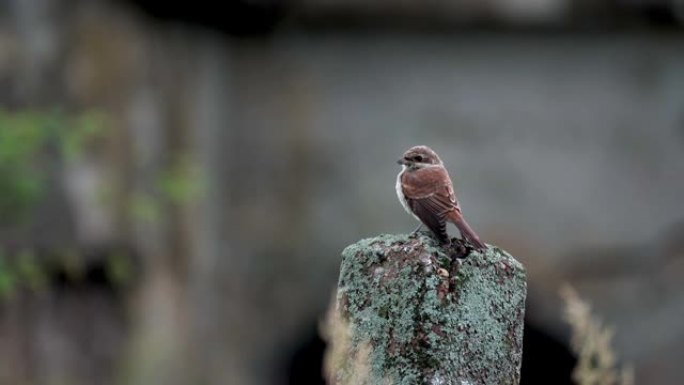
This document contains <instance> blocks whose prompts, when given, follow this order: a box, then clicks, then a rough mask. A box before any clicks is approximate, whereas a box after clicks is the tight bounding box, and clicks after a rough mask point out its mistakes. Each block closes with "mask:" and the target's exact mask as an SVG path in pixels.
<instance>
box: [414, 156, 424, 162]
mask: <svg viewBox="0 0 684 385" xmlns="http://www.w3.org/2000/svg"><path fill="white" fill-rule="evenodd" d="M413 159H414V160H415V161H417V162H422V161H423V157H422V156H420V155H416V156H414V157H413Z"/></svg>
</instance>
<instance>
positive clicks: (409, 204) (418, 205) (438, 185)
mask: <svg viewBox="0 0 684 385" xmlns="http://www.w3.org/2000/svg"><path fill="white" fill-rule="evenodd" d="M397 163H399V164H400V165H402V168H401V172H399V175H397V186H396V188H397V196H398V197H399V201H400V202H401V205H402V206H404V209H405V210H406V211H407V212H408V213H409V214H411V215H413V217H414V218H416V219H417V220H418V221H420V222H421V223H423V224H425V226H427V227H428V228H429V229H430V230H431V231H432V232H433V233H434V234H435V236H436V237H437V239H438V240H439V242H440V243H441V244H449V243H450V241H449V236H448V235H447V232H446V223H447V221H449V222H451V223H453V224H454V225H456V227H458V230H459V231H460V232H461V236H462V237H463V238H465V239H467V240H468V241H470V242H471V243H472V244H473V245H475V247H476V248H478V249H484V248H486V245H485V244H484V243H483V242H482V241H481V240H480V237H478V236H477V234H475V232H474V231H473V230H472V229H471V228H470V226H468V223H467V222H466V220H465V219H464V218H463V215H462V213H461V207H460V206H459V204H458V200H456V195H455V194H454V188H453V186H452V184H451V178H449V173H448V172H447V170H446V168H444V164H443V163H442V160H441V159H440V158H439V156H437V153H436V152H434V151H433V150H432V149H431V148H429V147H427V146H415V147H411V148H410V149H408V150H407V151H406V152H405V153H404V156H403V157H402V158H401V159H399V160H398V161H397ZM419 229H420V226H418V228H417V229H416V231H417V230H419Z"/></svg>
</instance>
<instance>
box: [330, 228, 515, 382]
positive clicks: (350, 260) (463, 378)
mask: <svg viewBox="0 0 684 385" xmlns="http://www.w3.org/2000/svg"><path fill="white" fill-rule="evenodd" d="M449 254H451V252H449V251H445V249H444V248H442V247H440V246H438V244H437V242H436V241H435V240H434V238H432V237H431V236H430V235H427V234H424V233H420V234H418V235H417V236H410V235H381V236H378V237H375V238H368V239H364V240H362V241H359V242H358V243H355V244H353V245H350V246H348V247H347V248H346V249H345V250H344V251H343V252H342V265H341V267H340V280H339V285H338V288H337V290H338V291H337V301H338V310H339V311H340V312H341V317H342V318H343V319H344V320H346V321H347V322H348V325H349V326H348V327H349V330H350V333H351V337H350V338H351V341H352V342H351V344H349V352H350V354H351V355H352V356H353V355H354V354H358V351H359V349H360V345H361V344H369V346H370V352H369V354H368V357H367V360H368V362H359V361H358V360H355V359H352V360H347V361H345V362H346V364H347V365H344V366H343V367H340V368H338V369H337V372H338V381H339V382H338V383H340V384H346V383H348V381H347V380H346V377H348V376H349V375H350V373H356V372H358V371H360V370H362V368H361V367H363V366H366V367H368V368H369V371H368V375H367V377H366V378H364V381H363V383H364V384H369V385H370V384H380V383H383V384H397V385H398V384H405V385H411V384H454V385H461V384H512V385H513V384H518V382H519V380H520V372H519V370H520V363H521V361H522V349H523V346H522V337H523V318H524V314H525V296H526V293H527V282H526V280H525V269H524V267H523V266H522V265H521V264H520V263H519V262H518V261H516V260H515V259H514V258H513V257H511V256H510V255H509V254H507V253H506V252H504V251H503V250H501V249H499V248H497V247H493V246H488V248H487V249H486V250H484V251H482V252H475V251H471V252H470V253H469V254H468V255H467V256H466V257H465V258H464V259H462V260H453V259H452V258H451V256H450V255H449Z"/></svg>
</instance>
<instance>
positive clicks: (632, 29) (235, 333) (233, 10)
mask: <svg viewBox="0 0 684 385" xmlns="http://www.w3.org/2000/svg"><path fill="white" fill-rule="evenodd" d="M683 25H684V7H683V6H682V5H681V4H680V3H679V2H677V1H661V2H650V1H607V0H605V1H604V0H597V1H580V0H483V1H465V0H463V1H461V0H459V1H447V0H436V1H430V2H424V1H402V2H389V1H375V0H363V1H362V0H289V1H282V0H281V1H277V0H264V1H247V0H242V1H228V2H211V1H208V0H198V1H194V2H173V1H171V2H168V1H166V2H164V1H157V0H0V383H1V384H5V383H7V384H17V385H62V384H69V385H90V384H102V385H115V384H146V385H155V384H164V385H185V384H207V385H214V384H216V385H218V384H236V385H263V384H307V383H311V384H317V383H318V384H322V383H323V377H322V375H321V371H322V362H323V353H324V351H325V348H326V345H325V342H324V341H323V339H322V338H321V337H320V327H321V326H320V322H321V320H322V318H323V316H324V313H325V311H326V309H327V307H328V304H329V302H330V300H331V298H332V296H333V290H334V288H335V287H336V284H337V280H338V274H339V270H338V269H339V266H340V261H341V257H340V252H341V251H342V250H343V249H344V248H345V247H346V246H347V245H349V244H352V243H355V242H357V241H358V240H359V239H362V238H368V237H373V236H376V235H378V234H382V233H395V234H397V233H408V232H410V231H411V230H413V229H414V227H415V225H416V223H415V221H414V219H413V218H411V217H410V216H408V215H407V214H406V213H405V212H404V210H403V209H402V207H401V205H400V204H399V202H398V200H397V198H396V196H395V190H394V188H395V186H394V185H395V178H396V174H397V172H399V170H400V169H399V166H398V165H397V164H396V160H397V159H398V158H399V157H400V156H401V154H402V153H403V152H404V151H405V150H406V149H407V148H408V147H410V146H413V145H417V144H425V145H429V146H431V147H432V148H434V149H435V150H436V151H437V152H438V153H439V154H440V156H441V158H442V160H443V161H444V163H445V166H446V167H447V169H448V170H449V172H450V173H451V177H452V179H453V182H454V186H455V189H456V192H457V194H458V197H459V200H460V202H461V205H462V207H463V211H464V215H465V216H466V217H467V218H468V222H469V223H470V225H471V226H472V227H473V228H474V229H476V231H477V233H478V234H479V235H480V237H481V238H482V239H483V240H484V241H485V242H487V243H490V244H494V245H497V246H499V247H501V248H502V249H505V250H506V251H508V252H509V253H510V254H512V255H513V256H514V257H515V258H516V259H517V260H519V261H520V262H522V263H523V264H524V265H525V267H526V269H527V277H528V297H527V309H526V321H525V334H524V341H523V346H524V357H523V366H522V379H521V383H522V384H524V385H531V384H570V383H577V382H573V380H572V378H571V372H572V370H573V368H574V367H575V365H576V364H577V358H576V356H575V353H573V351H574V350H573V346H572V344H571V330H570V327H569V326H568V324H567V323H566V322H564V321H563V314H564V313H563V309H564V302H563V301H562V300H561V297H560V296H559V288H560V287H561V285H562V284H564V283H569V284H570V285H572V286H573V287H574V288H575V289H576V290H577V292H578V293H579V295H580V296H581V297H582V298H583V299H584V300H586V301H587V302H588V303H590V304H591V313H592V314H593V315H595V316H596V317H597V318H598V319H600V320H601V322H602V323H603V324H604V325H607V326H609V327H610V328H612V330H613V332H614V335H613V339H612V342H611V345H612V347H613V349H614V351H613V353H614V354H615V359H616V361H617V362H618V363H619V364H621V365H624V366H626V367H628V368H632V369H633V373H634V383H637V384H651V385H669V384H677V383H679V381H680V379H681V378H682V375H684V372H683V371H682V368H681V362H682V360H684V322H682V319H684V206H683V205H682V197H684V49H682V48H683V47H684V30H683V29H682V26H683ZM449 232H450V234H452V235H455V234H457V231H456V229H455V228H454V227H449Z"/></svg>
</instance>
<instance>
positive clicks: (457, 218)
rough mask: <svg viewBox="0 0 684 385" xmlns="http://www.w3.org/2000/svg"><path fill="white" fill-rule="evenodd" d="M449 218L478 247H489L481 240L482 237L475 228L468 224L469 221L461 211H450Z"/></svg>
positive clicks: (464, 236) (463, 235) (462, 234)
mask: <svg viewBox="0 0 684 385" xmlns="http://www.w3.org/2000/svg"><path fill="white" fill-rule="evenodd" d="M449 220H450V221H451V222H452V223H453V224H454V225H456V227H458V231H460V232H461V236H462V237H463V238H465V239H467V240H468V241H470V243H472V244H473V245H475V247H476V248H478V249H485V248H487V245H485V244H484V242H482V241H481V240H480V237H478V236H477V234H475V232H474V231H473V229H471V228H470V226H468V222H466V220H465V218H463V215H461V213H460V211H458V210H453V211H452V212H451V213H449Z"/></svg>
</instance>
